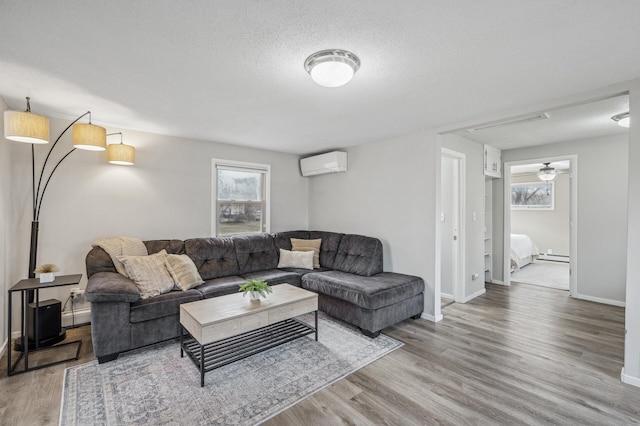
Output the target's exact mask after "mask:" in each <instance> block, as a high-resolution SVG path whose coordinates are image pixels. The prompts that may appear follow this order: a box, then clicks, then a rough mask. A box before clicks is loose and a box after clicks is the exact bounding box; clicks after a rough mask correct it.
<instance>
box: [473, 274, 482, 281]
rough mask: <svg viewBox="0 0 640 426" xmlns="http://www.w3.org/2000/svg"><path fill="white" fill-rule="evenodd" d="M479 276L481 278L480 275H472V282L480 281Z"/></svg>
mask: <svg viewBox="0 0 640 426" xmlns="http://www.w3.org/2000/svg"><path fill="white" fill-rule="evenodd" d="M479 276H480V275H478V274H473V275H471V280H472V281H475V280H477V279H478V277H479Z"/></svg>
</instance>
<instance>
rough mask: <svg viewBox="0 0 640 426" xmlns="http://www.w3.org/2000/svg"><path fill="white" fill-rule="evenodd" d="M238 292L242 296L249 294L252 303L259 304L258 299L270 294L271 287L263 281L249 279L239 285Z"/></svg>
mask: <svg viewBox="0 0 640 426" xmlns="http://www.w3.org/2000/svg"><path fill="white" fill-rule="evenodd" d="M240 291H241V292H242V295H243V296H246V294H247V293H249V297H250V299H251V301H252V302H254V303H257V302H260V297H265V298H266V297H267V293H271V287H269V286H268V285H267V282H266V281H264V280H255V279H250V280H246V281H245V282H244V284H241V285H240Z"/></svg>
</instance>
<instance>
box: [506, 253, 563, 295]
mask: <svg viewBox="0 0 640 426" xmlns="http://www.w3.org/2000/svg"><path fill="white" fill-rule="evenodd" d="M511 281H513V282H519V283H525V284H534V285H540V286H544V287H553V288H558V289H561V290H569V264H568V263H564V262H549V261H544V260H536V261H534V262H533V263H530V264H528V265H526V266H523V267H522V268H521V269H520V270H519V271H517V272H513V273H512V274H511Z"/></svg>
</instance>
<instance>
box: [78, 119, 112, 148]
mask: <svg viewBox="0 0 640 426" xmlns="http://www.w3.org/2000/svg"><path fill="white" fill-rule="evenodd" d="M72 139H73V146H74V147H75V148H78V149H85V150H87V151H104V150H105V149H107V130H106V129H105V128H104V127H100V126H96V125H95V124H91V123H87V124H84V123H76V124H74V125H73V135H72Z"/></svg>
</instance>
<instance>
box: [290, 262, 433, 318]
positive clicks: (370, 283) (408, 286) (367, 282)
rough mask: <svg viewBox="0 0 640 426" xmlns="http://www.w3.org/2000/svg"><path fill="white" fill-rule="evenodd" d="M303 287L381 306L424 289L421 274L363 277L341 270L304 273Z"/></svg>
mask: <svg viewBox="0 0 640 426" xmlns="http://www.w3.org/2000/svg"><path fill="white" fill-rule="evenodd" d="M302 288H304V289H307V290H310V291H313V292H316V293H321V294H326V295H328V296H331V297H333V298H336V299H341V300H344V301H347V302H350V303H353V304H354V305H356V306H359V307H361V308H365V309H378V308H381V307H384V306H388V305H392V304H394V303H397V302H400V301H402V300H404V299H408V298H409V297H412V296H415V295H416V294H420V293H422V292H424V281H423V280H422V278H420V277H415V276H412V275H404V274H397V273H393V272H382V273H379V274H377V275H374V276H371V277H363V276H360V275H354V274H350V273H346V272H341V271H328V272H311V273H309V274H306V275H304V276H303V277H302Z"/></svg>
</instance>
